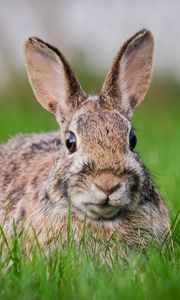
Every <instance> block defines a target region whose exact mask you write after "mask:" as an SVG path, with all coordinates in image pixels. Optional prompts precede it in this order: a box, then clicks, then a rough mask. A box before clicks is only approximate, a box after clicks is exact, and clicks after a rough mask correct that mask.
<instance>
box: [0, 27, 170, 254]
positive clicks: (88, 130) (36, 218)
mask: <svg viewBox="0 0 180 300" xmlns="http://www.w3.org/2000/svg"><path fill="white" fill-rule="evenodd" d="M152 45H153V40H152V35H151V34H150V33H149V31H147V30H142V31H141V32H139V33H137V34H136V35H135V36H133V37H132V38H131V39H130V40H128V41H127V42H126V43H125V45H124V46H123V47H122V49H121V52H120V54H118V56H117V57H116V59H115V65H113V66H112V67H111V69H110V71H109V73H108V74H110V75H108V76H107V79H106V81H105V84H104V86H103V89H102V93H101V95H100V96H89V97H87V96H85V93H84V92H83V91H82V90H81V88H80V85H79V84H78V82H77V80H76V79H75V75H74V73H72V71H71V69H70V67H69V65H68V64H67V63H66V61H65V59H64V56H62V55H61V54H60V52H59V51H58V50H56V49H55V48H54V47H52V46H50V45H49V44H47V43H44V42H43V41H41V40H39V39H34V38H31V39H29V40H28V41H27V42H26V44H25V55H26V60H27V61H26V63H27V68H28V74H29V78H30V82H31V85H32V88H33V90H34V92H35V94H36V96H37V98H38V101H39V102H40V103H41V104H42V105H43V106H44V107H45V108H46V109H48V110H50V111H51V112H54V113H55V115H56V117H57V120H58V122H59V123H60V125H61V140H60V137H59V133H49V134H39V135H38V134H37V135H36V134H34V135H22V136H17V137H15V138H13V139H11V140H10V141H9V142H8V143H7V144H5V145H2V146H0V220H1V223H3V222H4V225H3V226H4V230H5V232H6V233H7V235H8V236H9V237H10V236H11V234H12V222H13V220H15V221H16V223H17V225H18V226H19V227H23V229H24V231H26V232H28V239H29V241H31V242H32V240H33V231H32V230H31V227H32V226H33V228H34V229H35V231H36V234H37V236H38V238H39V242H40V243H41V244H42V246H43V247H44V248H46V247H48V245H49V244H51V243H52V242H54V241H58V240H60V239H61V240H62V239H63V240H66V229H67V222H68V207H69V205H68V199H69V197H70V201H71V214H72V228H73V231H74V234H75V237H76V239H77V241H78V240H80V238H81V235H82V232H83V226H84V215H85V214H86V212H87V224H86V225H87V235H88V237H93V238H95V239H99V234H100V240H101V241H106V240H109V239H110V238H111V236H112V235H115V236H116V238H117V239H118V240H119V241H121V243H122V244H123V243H124V244H126V245H127V246H130V247H131V246H141V245H146V244H147V243H148V242H149V241H150V240H151V239H152V238H154V237H155V238H158V239H160V240H162V239H163V238H164V235H165V234H166V232H167V231H168V230H169V219H168V212H167V209H166V206H165V204H164V202H163V201H162V200H161V198H160V196H159V195H158V193H157V191H156V189H155V187H154V185H153V183H152V180H151V178H150V176H149V173H148V171H147V169H146V168H145V167H144V165H143V164H142V162H141V161H140V159H139V157H138V155H137V154H136V153H135V152H133V151H130V149H129V132H130V130H131V125H130V122H129V118H130V115H131V114H132V109H133V108H134V106H136V105H137V104H138V103H139V102H140V101H141V100H142V97H144V94H145V91H146V90H147V87H148V85H149V79H150V77H151V67H152V59H149V61H148V62H147V64H146V66H143V67H142V59H144V58H146V54H147V53H148V57H152ZM136 47H137V48H138V52H132V51H134V48H136ZM141 48H142V50H141ZM39 49H40V50H39ZM139 49H140V50H139ZM39 51H40V52H39ZM37 53H38V55H36V54H37ZM39 53H40V54H39ZM132 53H133V55H132ZM39 55H40V56H39ZM136 55H137V57H136ZM122 57H123V61H121V60H122ZM38 59H39V61H38ZM134 59H136V63H135V62H134ZM51 64H52V65H51ZM41 66H42V68H43V72H42V71H41ZM54 66H56V67H54ZM48 68H50V71H49V70H48ZM58 68H59V69H60V76H61V81H60V84H61V85H62V86H61V90H59V87H58V86H56V85H53V87H52V86H51V83H52V84H54V82H58V73H56V70H57V69H58ZM122 68H123V72H124V73H123V74H121V73H122ZM46 69H47V72H46ZM64 70H65V73H64ZM114 70H115V71H114ZM131 71H133V72H136V71H137V72H138V74H140V75H139V77H138V78H139V80H140V81H141V78H144V79H143V80H144V83H142V88H141V89H140V88H139V87H140V82H136V84H135V85H134V83H133V78H132V75H131V73H129V72H131ZM44 72H45V73H44ZM116 72H117V74H118V76H117V74H116ZM144 75H145V77H144ZM48 76H49V77H48ZM44 77H46V79H45V84H44ZM123 80H124V82H123ZM37 81H38V85H37V84H36V83H37ZM74 81H75V83H74V84H73V82H74ZM47 85H48V86H47ZM125 85H126V86H127V87H128V91H126V92H127V94H126V95H124V94H123V93H124V86H125ZM115 87H116V88H117V87H118V89H119V91H120V93H119V94H118V95H117V94H114V92H113V93H112V90H113V89H114V88H115ZM67 91H68V93H66V92H67ZM49 95H50V96H49ZM59 96H62V97H60V98H58V97H59ZM127 96H128V97H127ZM123 97H124V98H123ZM77 99H78V102H77ZM118 99H119V100H118ZM64 122H65V123H66V125H64ZM68 131H71V132H73V133H74V134H75V136H76V151H75V152H74V153H73V154H70V153H68V151H67V148H66V146H65V139H66V134H67V132H68ZM106 197H107V198H106Z"/></svg>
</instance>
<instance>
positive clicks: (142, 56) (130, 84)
mask: <svg viewBox="0 0 180 300" xmlns="http://www.w3.org/2000/svg"><path fill="white" fill-rule="evenodd" d="M151 69H152V47H151V44H149V43H148V41H147V40H144V41H142V40H139V41H136V42H134V44H132V45H129V49H127V51H126V52H125V53H124V57H123V58H122V61H121V62H120V79H119V84H120V90H121V95H122V98H123V100H122V101H123V102H124V105H125V106H126V107H128V106H130V108H131V109H133V108H134V107H135V106H137V105H138V104H139V103H140V102H141V101H142V100H143V98H144V96H145V93H146V91H147V88H148V86H149V83H150V79H151ZM128 103H129V104H128Z"/></svg>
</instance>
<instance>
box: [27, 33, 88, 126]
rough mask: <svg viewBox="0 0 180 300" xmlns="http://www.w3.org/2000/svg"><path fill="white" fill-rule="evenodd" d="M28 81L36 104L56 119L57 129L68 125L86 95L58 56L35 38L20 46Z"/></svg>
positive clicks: (72, 73) (56, 52) (60, 56)
mask: <svg viewBox="0 0 180 300" xmlns="http://www.w3.org/2000/svg"><path fill="white" fill-rule="evenodd" d="M24 53H25V61H26V67H27V72H28V77H29V80H30V83H31V86H32V89H33V91H34V93H35V95H36V98H37V100H38V101H39V102H40V103H41V105H42V106H43V107H44V108H45V109H47V110H49V111H50V112H52V113H54V114H55V115H56V118H57V120H58V122H59V123H60V125H61V126H64V125H65V123H67V124H68V122H70V120H71V117H72V115H73V113H74V112H75V111H76V110H77V108H78V106H79V105H80V104H81V103H82V102H83V101H84V100H85V98H86V95H85V93H84V92H83V90H82V89H81V87H80V84H79V82H78V80H77V79H76V76H75V74H74V72H73V71H72V69H71V67H70V65H69V64H68V62H67V61H66V59H65V58H64V56H63V55H62V54H61V52H60V51H59V50H58V49H56V48H54V47H53V46H51V45H49V44H48V43H45V42H43V41H42V40H40V39H38V38H34V37H31V38H29V39H27V40H26V41H25V44H24Z"/></svg>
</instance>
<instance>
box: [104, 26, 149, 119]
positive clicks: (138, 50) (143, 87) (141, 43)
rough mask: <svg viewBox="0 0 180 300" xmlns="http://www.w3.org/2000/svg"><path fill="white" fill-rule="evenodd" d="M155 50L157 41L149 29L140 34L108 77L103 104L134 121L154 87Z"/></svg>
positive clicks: (120, 55)
mask: <svg viewBox="0 0 180 300" xmlns="http://www.w3.org/2000/svg"><path fill="white" fill-rule="evenodd" d="M153 46H154V42H153V37H152V35H151V32H150V31H148V30H147V29H143V30H141V31H139V32H137V33H136V34H135V35H134V36H133V37H131V38H130V39H129V40H128V41H127V42H126V43H125V44H124V45H123V47H122V48H121V49H120V50H119V52H118V53H117V55H116V57H115V59H114V61H113V64H112V66H111V68H110V70H109V72H108V74H107V76H106V79H105V82H104V85H103V88H102V93H101V102H102V104H104V105H106V106H108V107H109V108H113V109H118V110H120V111H121V113H123V114H124V115H126V116H127V117H131V115H132V111H133V109H134V108H135V107H136V106H137V105H138V104H139V103H140V102H141V101H142V100H143V98H144V96H145V94H146V91H147V89H148V87H149V84H150V80H151V74H152V60H153Z"/></svg>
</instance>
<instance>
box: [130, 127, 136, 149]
mask: <svg viewBox="0 0 180 300" xmlns="http://www.w3.org/2000/svg"><path fill="white" fill-rule="evenodd" d="M136 144H137V138H136V135H135V133H134V132H133V131H132V130H131V132H130V134H129V147H130V150H131V151H133V149H134V148H135V147H136Z"/></svg>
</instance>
